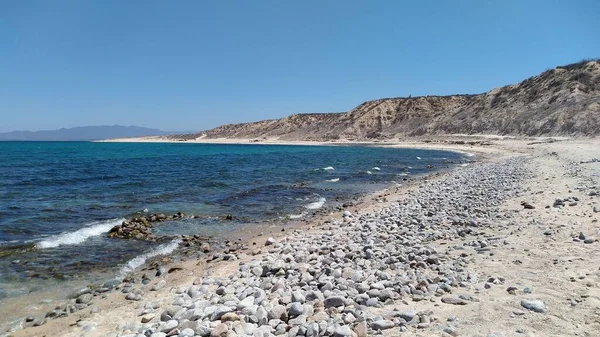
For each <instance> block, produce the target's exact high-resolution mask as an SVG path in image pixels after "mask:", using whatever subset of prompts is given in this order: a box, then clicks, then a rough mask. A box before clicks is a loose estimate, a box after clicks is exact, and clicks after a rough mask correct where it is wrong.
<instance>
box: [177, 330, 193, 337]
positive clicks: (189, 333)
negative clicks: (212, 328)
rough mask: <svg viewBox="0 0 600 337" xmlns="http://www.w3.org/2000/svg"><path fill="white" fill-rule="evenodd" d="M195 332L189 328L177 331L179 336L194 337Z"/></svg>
mask: <svg viewBox="0 0 600 337" xmlns="http://www.w3.org/2000/svg"><path fill="white" fill-rule="evenodd" d="M194 335H196V332H195V331H194V330H192V329H190V328H186V329H183V330H181V331H180V332H179V337H194Z"/></svg>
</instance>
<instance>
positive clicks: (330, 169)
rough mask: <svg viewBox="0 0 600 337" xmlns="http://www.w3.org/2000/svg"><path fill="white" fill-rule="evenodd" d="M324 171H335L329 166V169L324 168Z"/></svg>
mask: <svg viewBox="0 0 600 337" xmlns="http://www.w3.org/2000/svg"><path fill="white" fill-rule="evenodd" d="M323 170H325V171H333V170H335V169H334V168H333V166H327V167H324V168H323Z"/></svg>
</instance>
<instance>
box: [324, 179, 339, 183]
mask: <svg viewBox="0 0 600 337" xmlns="http://www.w3.org/2000/svg"><path fill="white" fill-rule="evenodd" d="M327 181H329V182H331V183H337V182H338V181H340V178H333V179H329V180H327Z"/></svg>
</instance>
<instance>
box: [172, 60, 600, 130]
mask: <svg viewBox="0 0 600 337" xmlns="http://www.w3.org/2000/svg"><path fill="white" fill-rule="evenodd" d="M484 75H485V74H482V76H484ZM448 134H471V135H477V134H496V135H512V136H600V60H584V61H581V62H578V63H574V64H569V65H566V66H559V67H556V68H555V69H550V70H547V71H544V72H543V73H541V74H539V75H537V76H533V77H531V78H529V79H526V80H525V81H523V82H521V83H517V84H513V85H507V86H504V87H500V88H496V89H493V90H491V91H488V92H486V93H482V94H476V95H450V96H422V97H399V98H383V99H378V100H374V101H368V102H364V103H363V104H361V105H359V106H358V107H356V108H355V109H353V110H351V111H348V112H344V113H320V114H314V113H313V114H296V115H291V116H288V117H285V118H281V119H273V120H265V121H259V122H253V123H243V124H228V125H222V126H219V127H217V128H215V129H212V130H208V131H204V132H200V133H197V134H193V135H182V136H181V137H180V138H181V139H183V140H185V139H191V138H197V137H200V136H201V137H203V138H206V139H214V138H238V139H263V138H275V139H281V140H316V141H326V140H338V139H348V140H369V139H397V138H405V137H417V136H423V137H427V136H432V135H448ZM170 138H173V139H177V138H176V137H175V136H172V137H170Z"/></svg>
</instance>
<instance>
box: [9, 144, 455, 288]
mask: <svg viewBox="0 0 600 337" xmlns="http://www.w3.org/2000/svg"><path fill="white" fill-rule="evenodd" d="M417 157H418V158H420V159H417ZM463 159H465V158H463V156H462V155H460V154H457V153H453V152H446V151H426V150H416V149H392V148H380V147H366V146H363V147H359V146H277V145H211V144H159V143H145V144H143V143H89V142H0V299H1V298H2V297H10V296H13V295H18V294H19V293H24V292H28V291H32V290H35V289H33V288H34V287H33V286H32V285H34V284H39V282H38V281H39V280H45V281H47V282H60V281H63V280H70V279H73V278H85V277H87V275H88V274H89V273H90V272H94V271H102V270H104V271H115V272H116V271H118V270H119V268H121V267H122V266H123V265H124V264H125V263H127V261H130V260H131V259H132V258H134V257H136V256H139V255H140V254H144V253H148V252H151V251H152V250H153V249H156V248H157V245H158V244H156V243H149V242H142V241H125V240H119V239H109V238H107V237H106V233H107V231H108V230H109V229H110V228H111V227H112V226H114V225H115V224H118V223H120V222H121V221H122V220H123V219H124V218H128V217H132V216H135V215H139V214H143V213H144V212H149V213H161V212H162V213H175V212H184V213H186V214H195V215H200V216H202V219H195V220H185V221H182V222H179V223H171V224H164V225H161V226H159V229H158V230H159V231H160V230H162V231H164V232H165V233H171V234H172V233H177V232H185V234H201V235H213V236H217V237H218V236H219V235H221V236H223V235H227V233H230V232H232V231H235V230H236V228H239V227H240V226H252V225H253V224H259V223H264V222H276V223H281V224H285V222H286V221H288V220H289V219H290V218H294V219H296V218H300V219H301V218H306V217H310V216H311V214H312V213H314V212H315V211H316V210H318V209H327V208H332V207H336V206H339V205H341V204H342V203H343V202H344V201H347V200H350V199H351V198H353V197H356V196H360V195H363V194H364V193H366V192H369V191H374V190H378V189H382V188H385V187H387V186H390V184H394V183H402V181H403V180H404V179H408V178H409V177H410V176H412V175H416V174H421V173H425V172H431V171H432V170H431V169H429V168H427V165H433V166H434V167H435V169H440V168H446V167H451V166H452V165H456V164H458V163H459V162H460V161H461V160H463ZM228 214H231V215H233V216H234V220H233V221H226V220H223V219H222V218H221V217H222V216H224V215H228ZM42 284H43V282H42Z"/></svg>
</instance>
